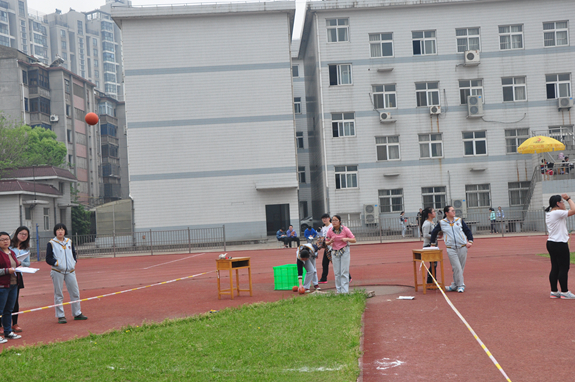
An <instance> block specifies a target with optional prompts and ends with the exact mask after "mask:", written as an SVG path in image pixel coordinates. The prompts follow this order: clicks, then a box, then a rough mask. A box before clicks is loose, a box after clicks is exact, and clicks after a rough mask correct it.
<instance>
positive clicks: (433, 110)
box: [429, 106, 441, 115]
mask: <svg viewBox="0 0 575 382" xmlns="http://www.w3.org/2000/svg"><path fill="white" fill-rule="evenodd" d="M429 114H431V115H438V114H441V106H432V107H430V108H429Z"/></svg>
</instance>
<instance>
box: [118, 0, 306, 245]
mask: <svg viewBox="0 0 575 382" xmlns="http://www.w3.org/2000/svg"><path fill="white" fill-rule="evenodd" d="M294 11H295V4H294V3H293V2H271V3H246V4H239V3H233V4H217V5H209V6H208V5H197V6H178V7H154V8H149V7H143V8H136V7H121V8H113V9H112V17H113V19H114V20H115V21H116V23H117V24H118V25H119V26H120V28H121V29H122V37H123V54H124V65H125V68H126V69H125V73H124V76H125V84H126V85H125V86H126V109H127V116H128V119H127V127H128V148H129V151H128V156H129V161H130V193H131V196H132V198H133V200H134V210H135V218H134V222H135V226H136V230H148V229H161V230H168V229H178V228H185V227H196V226H197V227H210V226H221V225H225V227H226V238H227V239H229V240H241V239H248V238H249V239H253V238H262V237H265V236H266V235H267V234H274V233H275V232H276V231H277V230H278V229H279V228H280V227H281V226H285V225H288V224H293V225H295V226H297V223H298V218H299V213H298V208H299V207H298V196H297V189H298V182H297V164H296V147H295V120H294V112H293V91H292V67H291V55H290V42H291V28H292V24H293V16H294ZM142 41H146V44H145V47H143V46H142V43H141V42H142Z"/></svg>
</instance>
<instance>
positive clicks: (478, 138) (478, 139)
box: [461, 130, 488, 157]
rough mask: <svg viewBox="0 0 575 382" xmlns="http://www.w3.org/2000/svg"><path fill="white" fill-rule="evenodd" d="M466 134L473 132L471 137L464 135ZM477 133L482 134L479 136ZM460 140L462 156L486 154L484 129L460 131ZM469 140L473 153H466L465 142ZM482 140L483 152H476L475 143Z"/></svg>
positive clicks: (485, 133) (485, 132)
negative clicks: (461, 142)
mask: <svg viewBox="0 0 575 382" xmlns="http://www.w3.org/2000/svg"><path fill="white" fill-rule="evenodd" d="M466 134H473V136H472V137H471V138H469V137H467V138H466V137H465V135H466ZM477 134H483V137H481V136H479V137H477V136H476V135H477ZM461 140H462V141H463V156H464V157H482V156H487V155H488V153H487V131H486V130H481V131H462V132H461ZM469 142H471V144H472V145H471V146H472V147H473V153H472V154H468V153H467V145H466V143H469ZM480 142H483V143H484V144H485V147H484V148H485V153H482V154H478V153H477V151H478V150H477V144H478V143H480Z"/></svg>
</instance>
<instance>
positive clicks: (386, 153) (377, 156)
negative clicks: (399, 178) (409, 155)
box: [375, 135, 401, 162]
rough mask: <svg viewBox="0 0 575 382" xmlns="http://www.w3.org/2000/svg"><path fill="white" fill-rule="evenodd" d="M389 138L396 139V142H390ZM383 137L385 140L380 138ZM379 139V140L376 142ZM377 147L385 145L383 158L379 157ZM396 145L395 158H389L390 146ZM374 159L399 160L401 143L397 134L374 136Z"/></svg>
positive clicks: (381, 160)
mask: <svg viewBox="0 0 575 382" xmlns="http://www.w3.org/2000/svg"><path fill="white" fill-rule="evenodd" d="M389 138H393V139H394V140H395V139H397V141H396V142H390V139H389ZM383 139H385V142H382V140H383ZM378 140H380V142H378ZM379 147H385V159H380V157H379V149H378V148H379ZM391 147H397V158H391V155H390V150H389V149H390V148H391ZM375 160H376V161H377V162H393V161H399V160H401V144H400V141H399V135H386V136H376V137H375Z"/></svg>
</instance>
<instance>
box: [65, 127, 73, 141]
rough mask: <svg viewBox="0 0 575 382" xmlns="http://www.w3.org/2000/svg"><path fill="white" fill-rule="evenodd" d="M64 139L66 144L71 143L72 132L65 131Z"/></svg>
mask: <svg viewBox="0 0 575 382" xmlns="http://www.w3.org/2000/svg"><path fill="white" fill-rule="evenodd" d="M66 139H67V141H68V143H72V130H66Z"/></svg>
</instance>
